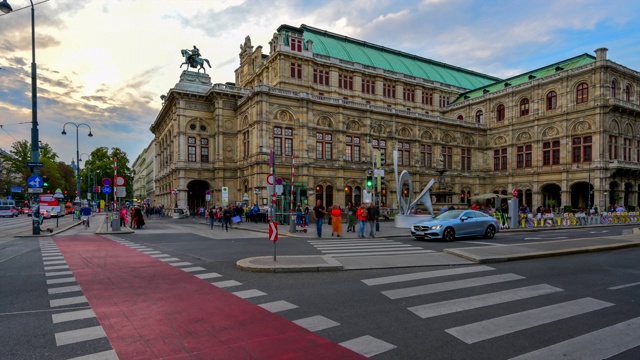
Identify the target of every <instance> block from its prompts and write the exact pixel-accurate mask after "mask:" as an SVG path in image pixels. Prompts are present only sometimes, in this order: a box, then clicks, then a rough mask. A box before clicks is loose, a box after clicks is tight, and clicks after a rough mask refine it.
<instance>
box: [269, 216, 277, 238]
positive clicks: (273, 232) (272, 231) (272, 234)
mask: <svg viewBox="0 0 640 360" xmlns="http://www.w3.org/2000/svg"><path fill="white" fill-rule="evenodd" d="M269 240H271V241H273V242H276V241H278V223H277V222H275V221H273V222H270V223H269Z"/></svg>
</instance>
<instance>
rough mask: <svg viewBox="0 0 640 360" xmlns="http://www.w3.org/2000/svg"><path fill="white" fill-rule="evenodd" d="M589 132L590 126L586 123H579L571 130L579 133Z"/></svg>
mask: <svg viewBox="0 0 640 360" xmlns="http://www.w3.org/2000/svg"><path fill="white" fill-rule="evenodd" d="M589 130H591V124H589V123H588V122H587V121H579V122H577V123H576V124H575V125H574V126H573V129H571V132H572V133H581V132H585V131H589Z"/></svg>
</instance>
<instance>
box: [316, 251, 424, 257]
mask: <svg viewBox="0 0 640 360" xmlns="http://www.w3.org/2000/svg"><path fill="white" fill-rule="evenodd" d="M434 252H435V251H433V250H407V251H385V252H361V253H349V254H327V256H331V257H348V256H370V255H406V254H424V253H434Z"/></svg>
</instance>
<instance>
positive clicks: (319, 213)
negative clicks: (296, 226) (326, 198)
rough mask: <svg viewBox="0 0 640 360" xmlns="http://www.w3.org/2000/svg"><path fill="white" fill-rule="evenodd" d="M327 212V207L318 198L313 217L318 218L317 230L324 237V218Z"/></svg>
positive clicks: (319, 235)
mask: <svg viewBox="0 0 640 360" xmlns="http://www.w3.org/2000/svg"><path fill="white" fill-rule="evenodd" d="M326 212H327V211H326V209H325V208H324V206H322V200H316V206H315V207H314V208H313V218H314V219H315V220H316V231H317V232H318V237H319V238H321V237H322V220H323V219H324V214H326Z"/></svg>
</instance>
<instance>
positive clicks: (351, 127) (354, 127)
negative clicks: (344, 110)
mask: <svg viewBox="0 0 640 360" xmlns="http://www.w3.org/2000/svg"><path fill="white" fill-rule="evenodd" d="M351 119H353V118H351ZM347 130H348V131H360V124H359V123H358V121H356V120H351V121H349V122H348V123H347Z"/></svg>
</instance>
